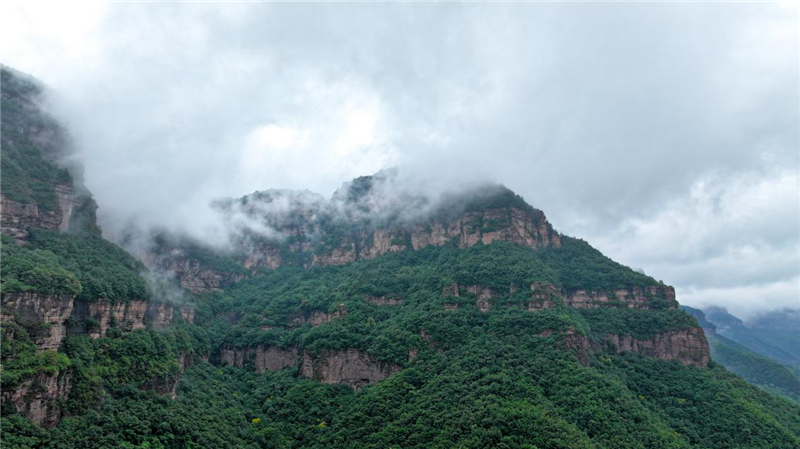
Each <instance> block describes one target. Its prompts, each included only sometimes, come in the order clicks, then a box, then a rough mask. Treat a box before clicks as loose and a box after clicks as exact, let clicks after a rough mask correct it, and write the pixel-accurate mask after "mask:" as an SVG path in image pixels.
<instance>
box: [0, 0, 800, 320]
mask: <svg viewBox="0 0 800 449" xmlns="http://www.w3.org/2000/svg"><path fill="white" fill-rule="evenodd" d="M29 3H30V2H28V3H15V4H14V3H11V4H6V6H4V8H5V9H4V11H3V14H2V16H3V20H4V23H3V26H2V31H0V33H3V34H2V38H3V39H2V41H3V42H4V46H5V47H4V48H3V58H4V62H5V63H6V64H9V65H11V66H13V67H16V68H18V69H20V70H23V71H26V72H29V73H31V74H33V75H34V76H36V77H38V78H40V79H41V80H42V81H44V82H45V83H47V84H48V85H49V86H51V87H52V88H53V92H55V95H54V96H53V98H52V99H51V100H52V102H51V104H52V107H53V109H54V111H55V113H56V114H57V115H58V116H59V117H60V118H61V119H62V120H64V121H65V122H66V123H67V125H68V127H69V129H70V130H71V131H72V133H73V135H74V137H75V140H76V144H77V147H78V149H79V151H80V157H81V159H82V161H83V162H84V165H85V176H86V183H87V185H88V187H89V188H90V189H91V190H92V192H93V193H94V195H95V197H96V198H97V201H98V203H99V205H100V211H99V213H100V217H101V220H102V224H103V226H104V229H105V230H106V231H107V232H108V233H109V234H110V235H114V233H115V232H119V231H120V230H122V229H125V228H126V227H127V226H129V225H130V224H131V223H136V224H137V225H138V226H143V227H151V226H160V227H166V228H168V229H173V230H183V231H187V232H189V233H191V234H193V235H198V236H204V235H205V236H208V235H213V234H214V230H215V229H219V226H220V225H221V224H220V222H219V218H218V216H217V215H216V214H215V213H214V212H213V209H212V208H211V207H210V206H209V204H210V202H211V200H213V199H215V198H220V197H238V196H242V195H245V194H248V193H251V192H253V191H256V190H265V189H269V188H291V189H309V190H311V191H314V192H319V193H321V194H323V195H325V196H326V197H328V196H330V195H331V193H332V192H333V191H334V190H335V189H336V188H337V187H339V186H340V185H341V184H342V183H343V182H345V181H347V180H349V179H352V178H354V177H356V176H360V175H365V174H371V173H374V172H377V171H378V170H380V169H383V168H386V167H391V166H395V165H399V166H401V167H403V168H404V170H405V169H409V170H411V171H412V172H415V173H418V174H420V176H422V177H424V178H425V179H435V180H438V181H439V182H441V183H447V184H449V185H469V184H471V183H473V182H475V181H476V180H481V181H482V180H486V179H490V180H494V181H497V182H501V183H503V184H505V185H507V186H508V187H509V188H511V189H512V190H514V191H516V192H517V193H519V194H521V195H522V196H523V197H524V198H525V199H526V200H527V201H528V202H529V203H531V204H533V205H534V206H535V207H537V208H540V209H542V210H544V211H545V213H547V215H548V217H549V218H550V220H551V222H553V224H554V226H555V227H556V228H557V229H558V230H560V231H561V232H563V233H566V234H569V235H575V236H578V237H582V238H585V239H586V240H588V241H589V242H591V243H593V244H594V245H596V246H598V248H599V249H601V250H602V251H604V252H605V253H606V254H608V255H609V256H611V257H612V258H614V259H616V260H619V261H620V262H622V263H625V264H627V265H630V266H633V267H637V268H641V269H643V270H644V271H645V272H647V273H648V274H650V275H652V276H654V277H656V278H658V279H663V280H664V281H665V282H667V283H670V284H673V285H675V286H676V287H677V288H678V291H679V300H681V301H682V302H684V303H687V304H690V305H705V304H711V303H714V304H720V305H723V306H726V307H728V309H729V310H731V311H732V312H733V313H739V314H740V315H744V316H745V317H747V316H752V315H754V314H757V313H759V312H760V311H763V310H769V309H775V308H780V307H800V261H798V252H799V250H800V235H798V233H800V211H798V192H800V185H799V184H798V163H800V160H799V156H798V148H799V147H800V145H799V142H798V134H800V132H799V130H798V123H800V115H799V114H798V105H799V104H800V100H799V99H798V91H799V86H798V79H800V74H799V73H798V27H797V23H798V21H797V14H798V12H797V8H796V5H794V4H792V3H786V4H784V3H764V4H761V3H736V4H734V3H697V4H690V3H679V4H666V3H621V4H620V3H608V4H587V3H566V4H557V3H540V4H519V3H512V4H488V3H487V4H458V5H453V4H387V3H381V4H330V5H327V4H198V3H194V4H175V3H172V4H154V3H132V4H131V3H125V4H109V3H89V4H83V5H81V6H75V5H69V6H66V5H65V6H59V5H58V4H57V3H54V4H52V5H47V4H39V3H37V4H34V5H31V4H29ZM423 175H424V176H423ZM209 238H211V237H209Z"/></svg>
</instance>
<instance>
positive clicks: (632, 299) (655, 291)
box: [563, 285, 678, 309]
mask: <svg viewBox="0 0 800 449" xmlns="http://www.w3.org/2000/svg"><path fill="white" fill-rule="evenodd" d="M563 296H564V301H565V302H566V304H567V305H569V306H570V307H573V308H576V309H593V308H599V307H604V306H607V305H613V304H614V303H617V304H625V306H626V307H628V308H631V309H649V308H650V303H651V299H652V298H654V297H660V298H663V299H664V300H666V301H667V308H670V309H675V308H677V307H678V302H677V301H676V300H675V289H674V288H673V287H670V286H654V285H651V286H648V287H633V288H630V289H617V290H614V291H613V292H603V291H586V290H576V291H574V292H570V293H568V294H566V295H563Z"/></svg>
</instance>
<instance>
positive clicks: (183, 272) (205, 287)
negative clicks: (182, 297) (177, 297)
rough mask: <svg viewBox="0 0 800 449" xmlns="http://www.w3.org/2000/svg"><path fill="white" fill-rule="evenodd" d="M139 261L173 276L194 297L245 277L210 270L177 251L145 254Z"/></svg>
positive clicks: (217, 289)
mask: <svg viewBox="0 0 800 449" xmlns="http://www.w3.org/2000/svg"><path fill="white" fill-rule="evenodd" d="M140 259H141V261H142V263H144V264H145V266H146V267H147V268H149V269H151V270H159V271H164V272H168V273H172V274H174V275H175V278H176V279H178V280H179V281H180V283H181V286H183V288H185V289H186V290H189V291H190V292H192V293H194V294H196V295H199V294H201V293H203V292H215V291H222V287H223V286H225V285H226V284H232V283H234V282H238V281H241V280H242V279H244V277H245V276H244V274H242V273H228V272H222V271H219V270H215V269H213V268H210V267H208V266H206V265H205V264H203V263H202V262H200V261H198V260H195V259H193V258H191V257H190V256H188V255H186V254H185V253H184V252H183V251H182V250H179V249H178V250H173V251H171V252H169V253H168V254H162V255H155V254H152V253H147V254H144V255H142V256H141V257H140Z"/></svg>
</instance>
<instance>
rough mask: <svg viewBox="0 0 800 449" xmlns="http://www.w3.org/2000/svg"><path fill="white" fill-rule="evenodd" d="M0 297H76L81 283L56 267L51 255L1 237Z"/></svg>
mask: <svg viewBox="0 0 800 449" xmlns="http://www.w3.org/2000/svg"><path fill="white" fill-rule="evenodd" d="M0 252H2V265H0V273H1V275H2V287H0V289H2V292H3V293H11V292H28V291H34V292H39V293H44V294H48V295H77V294H79V293H80V292H81V290H82V287H81V283H80V282H79V281H78V278H77V277H76V276H75V274H74V273H72V272H70V271H68V270H66V269H65V268H64V267H63V266H61V264H60V263H59V258H58V256H56V255H55V253H53V252H52V251H49V250H45V249H37V248H34V247H32V246H31V245H20V244H18V243H17V242H16V241H14V239H12V238H11V237H8V236H6V235H3V236H2V246H0Z"/></svg>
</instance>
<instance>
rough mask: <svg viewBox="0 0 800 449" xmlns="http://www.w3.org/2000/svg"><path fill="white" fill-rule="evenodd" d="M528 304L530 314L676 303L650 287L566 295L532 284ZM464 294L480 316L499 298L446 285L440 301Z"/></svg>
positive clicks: (661, 288) (664, 290)
mask: <svg viewBox="0 0 800 449" xmlns="http://www.w3.org/2000/svg"><path fill="white" fill-rule="evenodd" d="M519 291H520V290H519V289H518V288H517V287H516V286H515V285H510V286H509V288H508V292H509V294H511V295H513V294H515V293H517V292H519ZM529 291H530V293H529V294H530V301H529V302H527V303H526V304H525V306H524V307H525V308H526V309H527V310H530V311H535V310H543V309H550V308H553V307H556V306H557V305H558V304H565V305H567V306H568V307H572V308H575V309H594V308H600V307H616V308H629V309H645V310H646V309H651V308H653V302H654V301H655V300H662V301H664V305H663V306H664V307H665V308H668V309H675V308H677V307H678V302H677V301H676V300H675V289H674V288H673V287H670V286H666V285H653V286H647V287H632V288H629V289H617V290H614V291H613V292H604V291H587V290H577V291H574V292H565V291H563V290H561V289H559V288H558V287H556V286H555V285H553V284H552V283H550V282H534V283H532V284H531V285H530V286H529ZM465 294H469V295H472V296H473V297H475V305H476V306H478V308H479V309H481V311H482V312H488V311H489V309H490V308H491V302H490V301H489V300H490V299H491V298H495V297H497V296H499V295H498V293H497V292H495V291H493V290H492V289H490V288H488V287H483V286H480V285H459V284H452V285H448V286H447V287H445V288H444V289H443V290H442V296H443V297H461V296H464V295H465ZM457 308H458V307H457V305H456V304H454V303H446V304H445V309H457Z"/></svg>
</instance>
